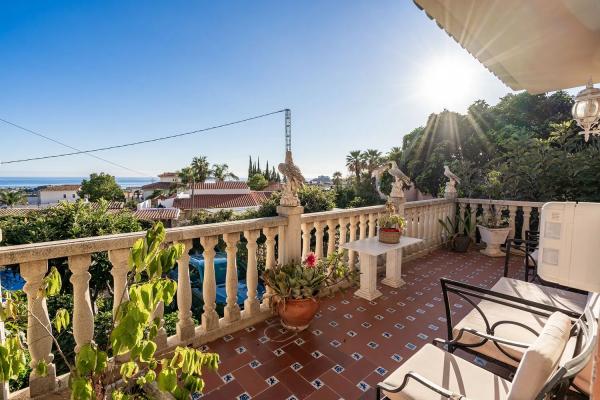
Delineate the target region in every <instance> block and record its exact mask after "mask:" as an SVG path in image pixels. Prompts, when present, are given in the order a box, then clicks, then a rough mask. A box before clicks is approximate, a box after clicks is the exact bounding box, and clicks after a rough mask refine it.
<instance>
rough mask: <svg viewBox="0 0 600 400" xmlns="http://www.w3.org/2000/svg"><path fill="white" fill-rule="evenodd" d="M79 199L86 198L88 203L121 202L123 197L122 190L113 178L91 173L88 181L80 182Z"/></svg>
mask: <svg viewBox="0 0 600 400" xmlns="http://www.w3.org/2000/svg"><path fill="white" fill-rule="evenodd" d="M79 197H81V198H86V197H87V199H88V200H89V201H98V200H100V199H104V200H107V201H123V200H125V195H124V194H123V190H122V189H121V187H120V186H119V185H118V184H117V181H116V180H115V177H114V176H112V175H109V174H105V173H104V172H100V173H99V174H97V173H93V174H91V175H90V179H84V180H83V181H81V189H80V190H79Z"/></svg>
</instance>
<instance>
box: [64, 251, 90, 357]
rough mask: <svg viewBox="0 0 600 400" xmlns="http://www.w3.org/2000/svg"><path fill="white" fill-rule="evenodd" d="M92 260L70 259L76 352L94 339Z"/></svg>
mask: <svg viewBox="0 0 600 400" xmlns="http://www.w3.org/2000/svg"><path fill="white" fill-rule="evenodd" d="M91 261H92V258H91V256H90V255H89V254H83V255H77V256H71V257H69V269H70V270H71V272H72V273H73V275H71V279H70V281H71V283H72V284H73V336H74V337H75V352H76V353H78V352H79V350H80V349H81V347H82V346H83V345H85V344H88V343H90V342H91V341H92V339H93V338H94V312H93V311H92V301H91V299H90V285H89V283H90V278H91V277H92V275H91V274H90V273H89V272H88V269H89V267H90V264H91Z"/></svg>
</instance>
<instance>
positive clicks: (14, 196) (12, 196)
mask: <svg viewBox="0 0 600 400" xmlns="http://www.w3.org/2000/svg"><path fill="white" fill-rule="evenodd" d="M21 204H27V196H26V195H25V194H24V193H22V192H20V191H18V190H2V191H0V205H5V206H7V207H10V208H13V207H14V206H18V205H21Z"/></svg>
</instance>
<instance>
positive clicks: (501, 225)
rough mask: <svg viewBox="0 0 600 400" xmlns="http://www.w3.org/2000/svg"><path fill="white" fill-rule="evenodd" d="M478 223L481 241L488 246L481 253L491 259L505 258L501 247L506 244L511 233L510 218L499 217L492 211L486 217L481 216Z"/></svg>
mask: <svg viewBox="0 0 600 400" xmlns="http://www.w3.org/2000/svg"><path fill="white" fill-rule="evenodd" d="M477 222H478V224H477V228H479V234H480V235H481V241H483V242H485V244H486V246H485V249H483V250H481V252H482V253H483V254H485V255H486V256H490V257H504V253H503V252H502V251H501V250H500V246H501V245H503V244H504V243H505V242H506V239H507V238H508V233H509V232H510V228H509V226H508V218H505V217H502V216H500V217H498V216H497V215H496V212H495V210H490V212H489V213H488V214H487V215H486V216H485V217H484V216H480V217H479V218H478V219H477Z"/></svg>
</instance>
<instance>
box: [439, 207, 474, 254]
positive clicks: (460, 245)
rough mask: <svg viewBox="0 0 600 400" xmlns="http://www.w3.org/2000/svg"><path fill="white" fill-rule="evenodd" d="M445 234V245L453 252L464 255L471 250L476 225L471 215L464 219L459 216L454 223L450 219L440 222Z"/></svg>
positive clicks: (467, 214)
mask: <svg viewBox="0 0 600 400" xmlns="http://www.w3.org/2000/svg"><path fill="white" fill-rule="evenodd" d="M438 221H439V223H440V225H442V228H443V229H444V232H443V233H442V236H443V239H444V243H445V244H446V245H447V246H448V247H449V248H450V249H451V250H452V251H456V252H459V253H464V252H466V251H467V250H469V246H470V245H471V236H472V235H473V234H474V233H475V225H474V224H473V221H472V219H471V213H469V212H468V213H466V215H465V216H464V217H463V216H461V215H457V216H456V218H455V220H454V221H453V220H452V219H451V218H450V217H446V220H445V221H444V220H442V219H439V220H438Z"/></svg>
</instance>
